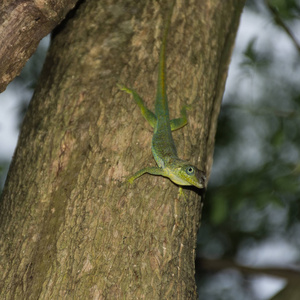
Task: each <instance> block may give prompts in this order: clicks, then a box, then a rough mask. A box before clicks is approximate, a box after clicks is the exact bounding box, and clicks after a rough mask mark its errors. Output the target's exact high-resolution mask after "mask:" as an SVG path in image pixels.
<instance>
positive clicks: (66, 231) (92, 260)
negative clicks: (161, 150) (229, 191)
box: [0, 0, 243, 299]
mask: <svg viewBox="0 0 300 300" xmlns="http://www.w3.org/2000/svg"><path fill="white" fill-rule="evenodd" d="M169 4H170V1H160V2H158V1H135V2H134V1H129V0H128V1H122V2H120V1H117V0H105V1H98V0H90V1H86V2H83V3H82V4H81V5H80V6H79V7H77V9H76V11H74V13H73V14H72V16H71V15H70V17H69V18H68V19H67V20H66V21H65V22H64V24H61V25H60V27H59V28H57V30H56V31H55V34H54V36H53V40H52V42H51V47H50V50H49V53H48V55H47V58H46V62H45V65H44V68H43V71H42V74H41V78H40V81H39V84H38V87H37V89H36V91H35V94H34V96H33V99H32V101H31V103H30V107H29V110H28V113H27V115H26V118H25V120H24V124H23V126H22V131H21V134H20V139H19V143H18V147H17V150H16V153H15V155H14V159H13V162H12V164H11V168H10V171H9V175H8V179H7V182H6V185H5V187H4V191H3V195H2V196H3V197H2V201H1V207H0V255H1V264H0V274H1V275H0V276H1V280H0V291H1V293H0V295H1V296H0V297H3V296H5V297H6V299H15V298H18V299H66V298H67V299H75V298H76V299H118V298H122V299H166V298H168V299H193V298H195V297H196V292H195V281H194V258H195V245H196V233H197V229H198V226H199V220H200V214H201V195H200V196H199V195H198V194H197V193H195V191H186V192H185V194H186V198H187V200H184V199H183V198H181V197H180V198H179V197H178V188H177V187H176V186H175V185H174V184H173V183H171V182H170V181H169V180H168V179H165V178H162V177H155V176H150V175H144V176H142V177H141V178H139V179H138V180H137V181H136V182H135V184H134V185H133V186H126V185H124V184H122V182H124V177H126V176H128V175H130V174H132V173H133V172H135V171H137V170H139V169H140V168H141V167H144V166H146V165H150V164H153V165H154V164H155V163H154V160H153V158H152V155H151V151H150V144H151V136H152V129H151V128H150V126H148V125H147V123H146V121H145V120H144V119H143V118H142V116H141V114H140V112H139V109H138V108H137V107H136V105H135V104H134V102H133V100H132V99H131V98H130V97H129V95H126V94H124V93H122V92H120V91H119V90H118V89H117V87H116V83H118V82H119V83H125V84H126V85H128V86H131V87H134V88H135V89H136V90H137V91H138V92H139V93H140V94H141V95H142V96H143V97H144V100H145V102H146V103H147V105H148V106H149V107H151V108H152V107H153V105H154V98H155V89H156V79H157V65H158V52H159V47H160V43H161V34H162V29H163V24H164V17H165V16H166V13H167V7H168V5H169ZM242 7H243V1H240V0H228V1H223V0H213V1H212V0H206V1H201V2H199V1H189V3H188V2H187V1H184V2H182V1H176V5H175V8H174V13H173V17H172V22H171V27H170V33H169V36H168V45H167V86H168V90H167V92H168V95H169V103H170V110H171V112H170V113H171V116H173V117H174V116H178V115H179V111H180V107H181V106H182V105H183V104H186V103H189V104H191V103H193V109H192V110H191V111H189V124H188V126H186V127H185V128H183V129H182V130H179V131H177V132H175V133H174V138H175V142H176V144H177V145H178V152H179V154H180V156H181V157H182V158H185V159H188V160H190V161H191V162H193V163H195V164H196V165H197V166H199V168H202V169H206V171H207V174H209V172H210V168H211V165H212V155H213V147H214V137H215V132H216V124H217V117H218V113H219V109H220V104H221V98H222V94H223V90H224V85H225V80H226V76H227V68H228V65H229V60H230V54H231V50H232V47H233V43H234V37H235V34H236V30H237V27H238V22H239V18H240V13H241V10H242ZM75 295H76V297H75Z"/></svg>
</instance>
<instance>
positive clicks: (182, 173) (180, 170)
mask: <svg viewBox="0 0 300 300" xmlns="http://www.w3.org/2000/svg"><path fill="white" fill-rule="evenodd" d="M169 178H170V179H171V180H172V181H173V182H175V183H176V184H179V185H193V186H195V187H197V188H199V189H202V188H204V185H205V180H206V176H205V173H204V172H203V171H201V170H199V169H197V168H196V167H195V166H192V165H190V164H186V163H185V164H183V165H181V166H179V167H177V168H176V169H175V170H174V171H173V172H170V174H169Z"/></svg>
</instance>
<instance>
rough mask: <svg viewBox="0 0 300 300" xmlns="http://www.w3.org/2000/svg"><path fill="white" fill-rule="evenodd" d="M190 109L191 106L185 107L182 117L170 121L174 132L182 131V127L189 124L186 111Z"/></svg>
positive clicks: (181, 112) (182, 110) (181, 113)
mask: <svg viewBox="0 0 300 300" xmlns="http://www.w3.org/2000/svg"><path fill="white" fill-rule="evenodd" d="M190 108H191V107H190V105H184V106H183V107H182V109H181V111H180V115H181V117H180V118H177V119H173V120H171V121H170V125H171V130H172V131H174V130H177V129H180V128H181V127H183V126H185V125H186V124H187V114H186V111H187V110H188V109H190Z"/></svg>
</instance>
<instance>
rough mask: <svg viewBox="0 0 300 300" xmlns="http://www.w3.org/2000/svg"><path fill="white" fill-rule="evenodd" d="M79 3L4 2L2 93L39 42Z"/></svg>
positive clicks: (58, 0)
mask: <svg viewBox="0 0 300 300" xmlns="http://www.w3.org/2000/svg"><path fill="white" fill-rule="evenodd" d="M76 2H77V0H55V1H22V0H21V1H14V0H9V1H3V2H1V4H0V12H1V14H0V92H3V91H4V90H5V88H6V86H7V85H8V83H9V82H10V81H12V80H13V79H14V78H15V77H16V76H17V75H19V74H20V72H21V70H22V68H23V66H24V65H25V63H26V62H27V60H28V59H29V57H30V56H31V55H32V54H33V52H34V51H35V50H36V47H37V45H38V43H39V41H40V40H41V39H42V38H43V37H44V36H46V35H47V34H49V33H50V32H51V30H52V29H53V28H54V27H55V26H56V25H57V24H59V23H60V22H61V21H62V20H63V19H64V18H65V16H66V14H67V13H68V11H69V10H70V9H71V8H73V7H74V6H75V4H76Z"/></svg>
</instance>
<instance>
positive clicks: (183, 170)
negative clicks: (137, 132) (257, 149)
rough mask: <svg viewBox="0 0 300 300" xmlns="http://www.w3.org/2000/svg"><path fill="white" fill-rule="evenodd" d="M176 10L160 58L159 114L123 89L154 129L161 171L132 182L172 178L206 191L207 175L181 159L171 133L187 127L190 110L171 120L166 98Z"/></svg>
mask: <svg viewBox="0 0 300 300" xmlns="http://www.w3.org/2000/svg"><path fill="white" fill-rule="evenodd" d="M172 10H173V9H171V12H170V14H169V16H168V19H167V23H166V26H165V29H164V33H163V39H162V44H161V49H160V55H159V70H158V81H157V92H156V100H155V114H154V113H153V112H152V111H150V110H149V109H148V108H147V107H146V106H145V104H144V101H143V100H142V98H141V97H140V96H139V95H138V94H137V92H136V91H134V90H133V89H129V88H127V87H125V86H123V85H118V86H119V88H120V89H121V90H123V91H125V92H127V93H128V94H131V95H132V96H133V98H134V100H135V102H136V104H137V105H138V106H139V108H140V110H141V113H142V115H143V116H144V118H145V119H146V120H147V121H148V122H149V123H150V125H151V126H152V127H153V128H154V133H153V138H152V145H151V148H152V153H153V156H154V159H155V161H156V163H157V165H158V167H146V168H144V169H141V170H140V171H138V172H136V173H135V174H134V175H133V176H132V177H130V178H129V179H128V181H129V183H133V181H134V180H135V179H136V178H138V177H140V176H141V175H143V174H145V173H149V174H152V175H161V176H164V177H168V178H170V179H171V180H172V181H173V182H174V183H176V184H178V185H180V186H196V187H197V188H203V187H204V184H205V180H206V177H205V173H204V172H203V171H200V170H198V169H197V168H196V167H195V166H193V165H191V164H190V163H188V162H187V161H184V160H182V159H180V158H178V155H177V150H176V147H175V143H174V140H173V137H172V133H171V131H173V130H176V129H179V128H181V127H183V126H185V125H186V124H187V116H186V109H187V106H184V107H183V108H182V109H181V117H180V118H178V119H173V120H170V118H169V108H168V100H167V94H166V78H165V77H166V75H165V74H166V72H165V69H166V62H165V56H166V54H165V52H166V40H167V34H168V30H169V26H170V22H171V15H172Z"/></svg>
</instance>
